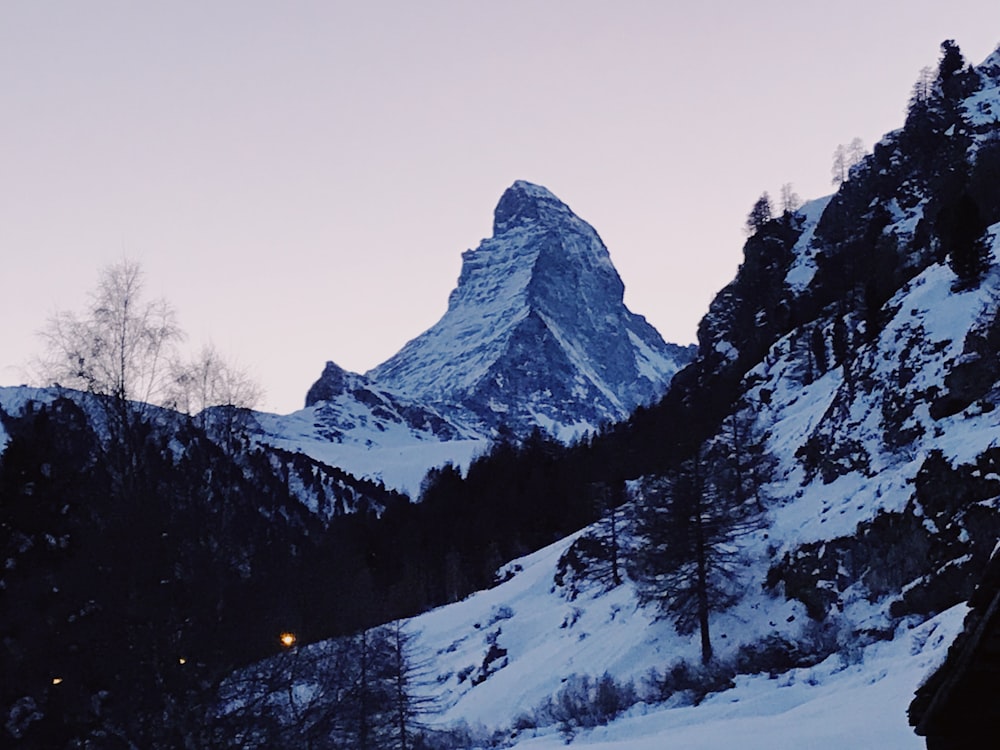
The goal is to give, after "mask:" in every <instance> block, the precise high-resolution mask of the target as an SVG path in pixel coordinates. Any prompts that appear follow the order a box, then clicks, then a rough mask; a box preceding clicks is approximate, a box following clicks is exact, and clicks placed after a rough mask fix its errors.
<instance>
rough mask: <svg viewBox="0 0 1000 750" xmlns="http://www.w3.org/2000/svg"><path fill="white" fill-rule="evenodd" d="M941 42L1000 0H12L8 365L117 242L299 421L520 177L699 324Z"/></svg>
mask: <svg viewBox="0 0 1000 750" xmlns="http://www.w3.org/2000/svg"><path fill="white" fill-rule="evenodd" d="M945 39H955V40H956V41H957V42H958V44H959V45H960V47H961V49H962V51H963V52H964V53H965V56H966V59H967V60H968V61H969V62H972V63H979V62H981V61H982V60H983V59H984V58H985V57H986V56H987V55H988V54H989V53H990V52H992V50H993V49H994V48H995V47H996V46H997V44H998V43H1000V4H998V3H997V2H996V0H949V2H943V1H942V0H933V1H931V0H892V1H891V2H880V0H867V1H864V2H860V1H856V0H846V1H844V2H839V3H818V2H811V1H809V0H799V1H798V2H781V1H779V0H758V1H757V2H753V3H747V2H743V1H742V0H727V1H725V2H710V1H705V2H672V1H669V0H661V1H659V2H652V1H646V2H643V1H639V0H617V1H616V2H597V1H595V0H574V1H569V0H562V1H554V0H550V1H546V0H535V1H533V2H528V1H526V0H505V1H504V2H499V1H497V2H477V1H475V0H464V1H460V0H449V1H440V0H422V1H421V2H409V1H403V0H398V1H396V2H377V1H373V2H360V1H358V0H355V1H354V2H339V1H336V0H328V1H327V2H321V1H318V0H317V1H315V2H295V1H291V2H277V1H276V0H275V1H274V2H263V1H260V0H241V1H236V0H229V1H212V0H198V1H197V2H188V1H187V0H184V1H177V0H174V1H172V2H161V3H154V2H129V1H126V0H121V1H119V2H107V1H104V0H89V1H88V2H76V1H73V0H65V1H63V2H54V1H46V0H23V1H22V0H5V2H3V3H2V4H0V279H2V284H0V384H2V385H15V384H19V383H21V382H24V381H25V380H26V378H27V376H26V374H25V373H24V371H23V369H22V367H23V365H24V364H25V363H26V362H27V361H28V360H29V358H30V357H31V355H32V353H33V352H35V351H37V349H38V346H39V342H38V340H37V338H36V336H35V332H36V331H37V330H38V329H39V328H41V327H42V326H43V325H44V323H45V320H46V318H47V317H49V316H50V315H51V314H52V313H53V312H55V311H56V310H58V309H74V310H77V309H80V308H81V307H82V306H83V304H84V302H85V300H86V294H87V291H88V290H89V289H90V288H91V287H93V286H94V284H95V282H96V280H97V274H98V270H99V269H100V268H101V267H102V266H104V265H107V264H108V263H111V262H114V261H116V260H119V259H121V258H123V257H129V258H133V259H136V260H138V261H139V262H140V263H141V264H142V266H143V268H144V270H145V273H146V281H147V289H148V291H149V293H150V296H152V297H157V296H163V297H166V298H167V299H168V300H169V301H171V302H172V303H173V305H174V306H175V307H176V308H177V310H178V312H179V314H180V321H181V324H182V326H183V327H184V328H185V329H186V331H187V333H188V337H189V343H190V345H191V346H192V347H195V348H197V347H198V346H199V345H200V343H201V342H204V341H209V340H210V341H212V342H214V344H215V345H216V347H217V348H218V349H220V350H221V351H222V352H224V353H226V354H227V355H229V356H230V357H231V358H232V359H234V360H237V361H238V362H240V363H241V364H242V365H244V366H245V367H247V368H248V369H249V370H250V371H251V372H252V373H253V374H254V375H255V377H256V378H257V380H258V381H259V382H260V383H261V385H262V386H263V388H264V389H265V391H266V392H267V397H266V400H265V402H264V403H263V404H262V406H263V407H264V408H267V409H270V410H274V411H279V412H288V411H292V410H294V409H296V408H299V407H300V406H301V404H302V400H303V399H304V396H305V393H306V390H307V389H308V387H309V385H310V384H311V383H312V382H313V380H315V378H316V377H318V375H319V374H320V372H321V371H322V369H323V364H324V362H325V361H326V360H328V359H332V360H334V361H336V362H337V363H338V364H340V365H341V366H343V367H346V368H348V369H351V370H355V371H364V370H366V369H368V368H370V367H372V366H374V365H376V364H378V363H379V362H381V361H383V360H385V359H387V358H388V357H389V356H390V355H392V354H393V353H395V352H396V351H397V350H398V349H399V348H400V347H401V346H402V345H403V344H404V343H405V342H406V341H407V340H409V339H410V338H413V337H414V336H416V335H418V334H419V333H421V332H422V331H423V330H424V329H426V328H427V327H429V326H430V325H432V324H433V323H434V322H435V321H436V320H437V319H438V318H439V317H440V316H441V314H442V313H443V312H444V310H445V308H446V305H447V298H448V293H449V292H450V291H451V289H452V288H453V287H454V284H455V281H456V279H457V277H458V272H459V268H460V263H461V259H460V254H461V252H462V251H463V250H465V249H467V248H470V247H475V246H476V245H477V244H478V243H479V241H480V240H481V239H482V238H483V237H486V236H488V235H489V234H490V229H491V221H492V211H493V208H494V206H495V204H496V202H497V200H498V199H499V197H500V195H501V193H502V192H503V190H504V189H505V188H506V187H508V186H509V185H510V184H511V183H513V182H514V180H517V179H525V180H530V181H532V182H537V183H539V184H542V185H544V186H546V187H548V188H549V189H550V190H552V191H553V192H554V193H555V194H556V195H557V196H559V197H560V198H561V199H562V200H564V201H565V202H566V203H567V204H569V206H570V207H571V208H572V209H573V210H574V211H576V213H577V214H579V215H580V216H581V217H582V218H583V219H585V220H587V221H588V222H590V223H591V224H592V225H593V226H594V227H595V228H596V229H597V231H598V233H599V234H600V235H601V236H602V238H603V239H604V241H605V243H606V244H607V245H608V248H609V250H610V252H611V257H612V260H613V261H614V263H615V265H616V266H617V268H618V270H619V272H620V274H621V275H622V278H623V280H624V282H625V286H626V303H627V304H628V305H629V307H630V308H631V309H632V310H633V311H634V312H637V313H639V314H642V315H645V316H646V317H647V318H648V319H649V320H650V322H652V323H653V324H654V325H655V326H656V327H657V328H658V329H659V330H660V332H661V333H662V334H663V336H664V337H665V338H666V339H667V340H668V341H675V342H678V343H689V342H692V341H694V337H695V329H696V325H697V322H698V320H699V318H700V317H701V316H702V315H703V314H704V312H705V310H706V309H707V306H708V303H709V301H710V300H711V298H712V296H713V295H714V293H715V292H716V291H718V290H719V289H720V288H721V287H722V286H723V285H725V284H726V283H727V282H728V281H729V280H730V279H731V278H732V277H733V275H734V274H735V272H736V269H737V267H738V265H739V262H740V259H741V247H742V242H743V233H742V228H743V222H744V220H745V218H746V214H747V212H748V211H749V210H750V207H751V205H752V204H753V202H754V201H755V200H756V198H757V197H758V196H759V195H760V194H761V192H762V191H764V190H767V191H768V192H769V193H770V194H771V195H772V196H773V197H775V198H776V197H777V195H778V193H779V191H780V188H781V185H782V184H783V183H788V182H790V183H792V184H793V186H794V188H795V190H796V192H798V193H799V195H801V196H802V197H803V198H815V197H820V196H822V195H824V194H827V193H829V192H830V190H831V185H830V168H831V164H832V154H833V151H834V149H835V148H836V146H837V145H838V144H840V143H843V144H846V143H848V142H850V141H851V139H853V138H854V137H860V138H861V139H862V140H863V141H864V142H865V144H866V145H867V146H868V147H869V148H870V147H871V146H872V144H873V143H874V142H875V141H876V140H877V139H878V138H879V137H880V136H881V135H882V134H883V133H885V132H886V131H888V130H892V129H895V128H897V127H899V126H901V125H902V122H903V118H904V113H905V108H906V102H907V99H908V97H909V95H910V90H911V87H912V85H913V83H914V81H915V80H916V79H917V76H918V74H919V72H920V69H921V68H922V67H924V66H928V65H929V66H936V64H937V60H938V55H939V45H940V43H941V42H942V41H943V40H945Z"/></svg>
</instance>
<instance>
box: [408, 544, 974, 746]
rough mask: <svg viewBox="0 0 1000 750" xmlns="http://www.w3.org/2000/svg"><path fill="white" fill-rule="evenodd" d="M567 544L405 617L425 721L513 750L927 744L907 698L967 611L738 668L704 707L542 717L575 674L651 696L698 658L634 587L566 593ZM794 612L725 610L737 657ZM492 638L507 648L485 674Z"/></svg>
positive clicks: (680, 701) (640, 707)
mask: <svg viewBox="0 0 1000 750" xmlns="http://www.w3.org/2000/svg"><path fill="white" fill-rule="evenodd" d="M571 542H572V539H568V540H564V541H563V542H560V543H558V544H556V545H553V546H552V547H550V548H547V549H544V550H542V551H540V552H538V553H535V554H533V555H531V556H529V557H527V558H524V559H521V560H517V561H514V562H513V563H511V564H510V565H509V566H507V568H508V570H511V571H517V572H516V573H515V574H514V576H513V577H512V578H511V579H510V580H508V581H506V582H505V583H503V584H501V585H499V586H497V587H496V588H494V589H492V590H490V591H485V592H481V593H479V594H475V595H473V596H471V597H469V598H468V599H467V600H465V601H463V602H460V603H457V604H454V605H450V606H448V607H443V608H441V609H438V610H435V611H432V612H429V613H427V614H424V615H421V616H420V617H417V618H414V619H413V620H411V621H409V622H408V623H406V627H407V629H408V630H410V631H411V632H413V633H415V634H417V642H416V643H417V648H416V652H417V653H419V654H421V655H423V656H426V655H430V656H431V663H432V664H433V665H434V670H433V674H432V675H430V679H429V680H428V687H429V688H430V689H431V690H432V691H433V693H434V695H435V697H436V699H437V701H438V702H439V704H440V705H441V706H442V710H440V711H439V712H438V713H435V714H432V715H431V716H428V717H426V718H427V721H428V722H429V723H430V724H431V725H432V726H436V727H438V728H448V727H454V726H455V725H456V724H459V725H461V724H465V725H467V726H468V728H469V733H470V735H472V736H473V737H479V738H480V741H485V739H486V738H488V737H503V738H504V740H505V742H504V745H505V746H509V747H516V748H550V747H551V748H556V747H563V746H565V744H566V742H567V740H568V739H570V738H572V740H573V746H574V747H595V748H608V749H609V750H610V749H611V748H623V749H624V748H630V750H645V749H646V748H649V750H654V749H655V750H659V748H662V747H664V746H665V743H667V742H669V743H670V745H671V746H676V747H683V748H701V749H703V750H724V749H728V748H731V747H732V745H733V738H734V737H737V736H738V737H739V738H740V746H741V747H747V748H750V749H751V750H756V749H757V748H760V749H761V750H776V749H777V748H788V749H789V750H793V749H794V750H799V749H800V748H803V747H808V748H810V750H834V749H835V750H841V748H844V747H860V746H865V747H869V746H870V747H879V748H893V749H894V750H895V749H897V748H899V749H902V748H914V750H916V749H917V748H921V747H922V746H923V743H922V741H921V740H920V738H918V737H916V736H915V735H914V734H913V733H912V730H911V729H910V728H909V726H908V725H907V723H906V706H907V704H908V703H909V701H910V699H911V698H912V694H913V691H914V689H915V688H916V687H917V685H918V684H919V682H920V680H921V679H922V677H923V676H924V675H926V674H927V673H928V671H929V670H930V669H932V668H933V667H934V666H935V665H936V664H937V663H939V661H940V660H941V659H943V656H944V652H945V651H946V649H947V646H948V645H949V644H950V642H951V641H952V639H953V638H954V636H955V634H956V633H957V632H958V630H960V628H961V624H962V618H963V617H964V614H965V607H964V606H957V607H955V608H953V609H952V610H949V611H948V612H945V613H943V614H942V615H940V616H938V617H935V618H932V619H931V620H929V621H927V622H924V623H922V624H920V625H918V626H916V627H914V628H912V629H906V628H905V627H904V628H901V629H900V631H899V632H898V633H897V634H896V638H894V639H893V640H891V641H879V642H876V643H872V644H869V645H867V646H860V645H859V646H858V648H856V649H855V650H853V651H852V652H851V653H850V654H849V655H848V654H847V653H843V654H840V653H838V654H834V655H832V656H830V657H828V658H826V659H824V660H823V661H822V662H820V663H818V664H816V665H814V666H810V667H805V668H798V669H793V670H791V671H788V672H784V673H763V674H757V675H740V676H738V677H736V679H735V680H734V683H733V684H732V686H731V687H729V688H728V689H725V690H721V691H719V692H716V693H712V694H710V695H708V696H707V697H705V698H704V699H703V700H702V701H701V702H700V703H699V704H698V705H697V706H695V705H692V699H691V697H690V696H685V695H678V696H676V697H675V699H673V700H672V701H670V702H668V703H667V704H661V705H654V704H650V703H647V702H645V701H642V700H639V702H638V703H636V704H635V705H634V706H632V707H631V708H630V709H628V710H627V711H626V712H625V713H624V714H623V715H622V716H621V717H620V718H618V719H616V720H615V721H613V722H611V723H610V724H609V725H607V726H598V727H592V728H583V729H581V728H579V727H576V728H572V731H569V730H568V729H567V726H566V725H565V724H564V723H562V724H561V723H560V722H556V721H553V720H551V719H548V720H547V721H546V719H545V718H544V717H545V705H546V702H547V701H549V700H551V699H552V698H554V697H555V696H557V695H558V693H559V691H560V690H561V689H562V688H563V687H564V686H565V685H566V684H567V682H568V680H569V678H571V677H572V676H577V677H581V676H584V675H586V676H589V677H591V678H594V679H596V678H599V677H600V676H601V675H602V674H604V673H606V672H608V673H610V674H612V675H614V676H615V678H616V679H617V680H618V681H619V682H623V681H627V680H631V681H633V684H634V686H635V687H636V689H637V692H638V693H639V694H640V697H641V694H642V693H643V691H644V690H648V689H649V688H648V687H644V684H643V680H644V678H646V677H647V675H648V671H649V670H650V669H651V668H655V669H659V670H661V671H662V670H663V669H665V668H668V667H670V666H671V665H675V664H677V663H679V662H681V661H684V660H687V659H690V658H691V657H692V656H693V655H695V656H696V654H697V650H696V649H697V646H696V644H694V643H693V642H692V639H691V638H689V637H683V636H679V635H678V634H676V633H675V632H674V631H673V629H672V628H671V627H670V626H669V625H668V624H667V623H665V622H662V621H660V622H657V621H655V620H653V619H651V617H650V612H649V611H646V610H643V609H640V608H638V607H637V605H636V601H635V597H634V593H633V592H632V590H631V588H630V587H629V586H628V585H626V586H624V587H621V588H619V589H615V590H614V591H611V592H610V593H603V594H602V593H599V592H597V591H591V592H588V593H585V594H583V595H581V596H580V597H578V598H577V599H575V600H572V601H570V600H568V599H567V597H566V596H565V592H564V591H562V590H561V589H559V588H557V587H555V586H554V585H553V580H552V577H553V574H554V572H555V570H556V563H557V560H558V558H559V556H560V555H561V554H562V553H563V552H564V551H565V550H566V548H567V547H568V546H569V544H570V543H571ZM786 611H787V610H784V609H781V610H780V611H778V610H776V609H773V608H772V609H771V610H770V611H769V610H768V608H767V603H766V602H765V601H762V600H758V601H756V602H754V604H753V605H752V606H751V608H749V609H744V611H743V614H742V615H741V616H739V617H735V618H724V620H723V621H722V622H720V623H719V626H720V627H721V628H729V632H730V633H732V634H733V635H734V636H736V638H734V639H733V641H734V642H733V643H732V644H730V647H729V651H730V652H735V651H736V650H737V649H736V648H735V645H736V641H737V640H738V639H739V638H743V637H745V636H746V635H748V634H749V633H748V631H751V630H757V631H767V630H769V629H772V630H773V629H774V627H772V625H770V624H769V623H770V622H771V618H779V617H780V618H781V619H780V620H779V622H780V626H778V627H779V629H782V628H785V627H787V625H788V624H787V623H786V621H785V620H786V617H782V615H783V614H785V612H786ZM743 615H745V616H747V617H748V618H750V619H751V620H752V621H744V620H743ZM726 619H728V621H726ZM737 634H739V635H737ZM494 646H496V647H499V648H501V649H502V650H503V652H504V653H503V656H502V657H499V658H496V659H494V660H493V661H492V662H490V663H489V664H488V665H487V666H486V668H485V669H484V665H485V664H486V660H487V658H488V655H489V654H490V653H491V649H492V648H493V647H494ZM484 675H488V676H487V677H486V679H484V680H482V681H481V682H479V684H476V685H473V682H474V681H476V680H477V679H482V677H483V676H484ZM859 743H860V744H859Z"/></svg>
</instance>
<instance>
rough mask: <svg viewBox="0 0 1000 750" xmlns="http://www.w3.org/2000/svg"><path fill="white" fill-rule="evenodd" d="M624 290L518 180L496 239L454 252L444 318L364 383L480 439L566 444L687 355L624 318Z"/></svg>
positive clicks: (604, 253) (641, 323)
mask: <svg viewBox="0 0 1000 750" xmlns="http://www.w3.org/2000/svg"><path fill="white" fill-rule="evenodd" d="M624 292H625V287H624V284H623V283H622V280H621V278H620V277H619V275H618V272H617V271H616V270H615V267H614V266H613V265H612V263H611V258H610V256H609V254H608V250H607V248H606V247H605V246H604V243H603V242H602V241H601V239H600V237H599V236H598V235H597V232H595V231H594V229H593V228H592V227H591V226H590V225H589V224H587V223H586V222H584V221H583V220H582V219H580V218H579V217H577V216H576V215H575V214H574V213H573V212H572V211H571V210H570V209H569V207H568V206H566V204H564V203H562V202H561V201H560V200H559V199H558V198H556V197H555V196H554V195H553V194H552V193H550V192H549V191H548V190H546V189H545V188H543V187H540V186H538V185H533V184H531V183H528V182H522V181H519V182H515V183H514V185H513V186H511V187H510V188H509V189H508V190H507V191H506V192H505V193H504V194H503V196H502V197H501V199H500V202H499V203H498V204H497V207H496V211H495V214H494V222H493V236H492V237H491V238H489V239H486V240H483V242H482V243H481V244H480V245H479V247H478V248H476V249H475V250H469V251H467V252H465V253H464V254H463V256H462V272H461V275H460V276H459V279H458V285H457V286H456V288H455V290H454V291H453V292H452V293H451V297H450V298H449V302H448V311H447V312H446V313H445V315H444V317H443V318H441V320H440V321H438V323H436V324H435V325H434V326H433V327H431V328H430V329H429V330H428V331H426V332H424V333H423V334H421V335H420V336H418V337H417V338H415V339H413V340H412V341H410V342H409V343H408V344H407V345H406V346H404V347H403V349H402V350H401V351H400V352H399V353H398V354H396V355H395V356H394V357H392V358H391V359H389V360H388V361H387V362H385V363H383V364H381V365H379V366H378V367H376V368H374V369H373V370H372V371H371V372H369V373H368V376H369V377H371V378H372V379H373V380H375V381H376V382H378V383H380V384H383V385H385V386H387V387H389V388H392V389H394V390H397V391H399V392H401V393H405V394H407V395H409V396H411V397H414V398H419V399H422V400H425V401H427V402H429V403H432V404H435V405H440V406H441V407H442V408H444V409H447V408H448V407H449V406H452V405H455V406H459V407H461V408H462V409H464V410H466V411H468V412H470V413H472V414H473V415H475V417H476V418H477V419H478V420H479V421H480V422H481V424H482V425H483V426H484V427H485V428H487V429H489V430H495V429H497V428H499V427H501V426H504V427H506V428H507V429H510V430H512V431H513V432H514V433H516V434H525V433H527V432H530V430H531V429H533V428H534V427H536V426H537V427H540V428H542V430H543V431H545V432H549V433H550V434H553V435H556V436H563V435H567V434H573V433H579V432H581V431H583V430H585V429H587V428H592V427H597V426H598V425H600V424H602V423H605V422H611V421H618V420H620V419H622V418H624V417H625V416H627V415H628V414H629V413H630V412H631V411H632V410H633V409H635V407H637V406H639V405H640V404H646V403H649V402H651V401H652V400H654V399H656V398H658V397H659V396H662V394H663V392H664V391H665V390H666V385H667V383H669V382H670V378H671V377H672V376H673V375H674V373H676V372H677V371H678V370H679V369H680V368H681V367H682V366H683V365H684V364H686V363H687V362H688V361H689V360H690V359H691V357H692V356H693V351H692V349H690V348H685V347H680V346H676V345H671V344H666V343H665V342H664V341H663V339H662V338H661V336H660V335H659V333H657V331H656V330H655V329H654V328H653V327H652V326H651V325H649V323H647V322H646V320H645V319H644V318H642V317H641V316H639V315H635V314H634V313H632V312H630V311H629V310H628V308H627V307H625V304H624V302H623V295H624Z"/></svg>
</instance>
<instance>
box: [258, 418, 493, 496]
mask: <svg viewBox="0 0 1000 750" xmlns="http://www.w3.org/2000/svg"><path fill="white" fill-rule="evenodd" d="M352 406H354V404H350V403H349V404H346V405H345V408H343V409H342V410H341V411H340V412H339V413H338V415H337V416H338V421H337V423H336V424H337V429H338V431H339V433H340V434H339V435H338V436H337V437H331V435H330V432H329V430H328V425H329V424H330V420H329V419H328V418H327V416H326V415H324V410H325V409H326V408H327V405H326V404H319V405H316V406H311V407H308V408H306V409H302V410H300V411H297V412H293V413H292V414H287V415H277V414H257V415H256V418H257V422H258V424H259V426H260V432H259V433H258V434H257V435H256V436H255V439H256V440H257V441H259V442H260V443H262V444H265V445H272V446H274V447H277V448H283V449H284V450H287V451H290V452H292V453H304V454H305V455H307V456H309V457H310V458H313V459H315V460H317V461H320V462H322V463H324V464H327V465H328V466H336V467H338V468H341V469H343V470H345V471H347V472H349V473H351V474H353V475H354V476H356V477H358V478H361V479H368V480H371V481H373V482H378V483H381V484H383V485H385V486H386V487H388V488H390V489H395V490H398V491H400V492H403V493H405V494H407V495H409V496H410V497H411V498H413V499H416V498H417V497H419V494H420V483H421V482H422V481H423V479H424V476H425V475H426V474H427V470H428V469H429V468H431V467H434V466H443V465H444V464H446V463H449V462H450V463H452V464H454V465H455V466H458V467H460V468H462V469H463V470H464V469H466V468H468V466H469V463H471V461H472V459H474V458H475V457H476V456H478V455H480V454H482V453H484V452H485V451H486V450H487V449H488V446H489V441H488V440H487V439H486V438H485V437H474V436H473V437H464V436H461V437H456V438H455V439H452V440H441V439H438V438H437V437H436V436H435V435H434V434H433V433H432V432H429V431H423V430H417V429H414V428H411V427H409V426H407V425H405V424H401V423H399V422H393V421H391V420H383V421H378V422H375V421H374V420H372V419H371V414H370V412H369V411H368V410H367V409H366V408H364V407H363V406H361V407H360V408H354V409H352V408H351V407H352ZM345 413H350V414H351V418H350V420H348V419H346V418H345V417H344V414H345ZM373 422H374V424H373ZM346 425H351V426H350V427H348V426H346Z"/></svg>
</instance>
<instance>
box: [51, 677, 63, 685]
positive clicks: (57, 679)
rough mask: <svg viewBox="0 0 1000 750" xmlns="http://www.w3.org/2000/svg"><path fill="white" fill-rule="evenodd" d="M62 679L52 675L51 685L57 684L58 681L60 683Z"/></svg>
mask: <svg viewBox="0 0 1000 750" xmlns="http://www.w3.org/2000/svg"><path fill="white" fill-rule="evenodd" d="M62 680H63V678H62V677H53V678H52V684H53V685H58V684H59V683H61V682H62Z"/></svg>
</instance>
